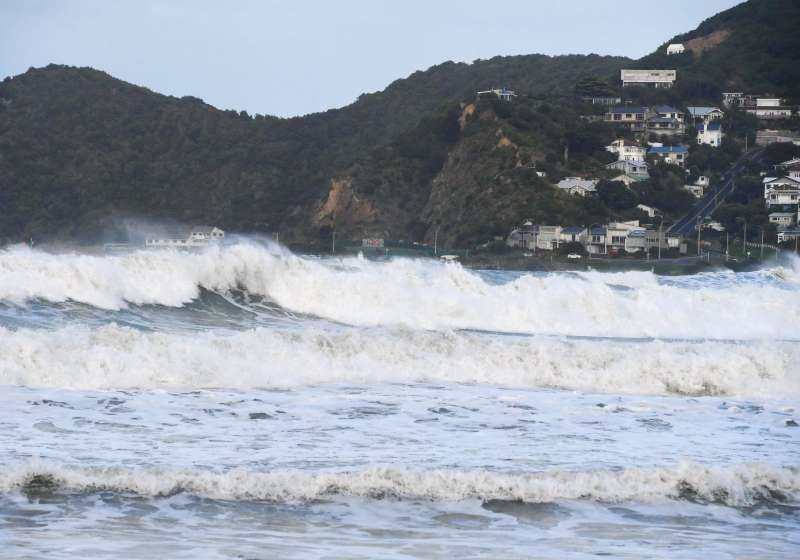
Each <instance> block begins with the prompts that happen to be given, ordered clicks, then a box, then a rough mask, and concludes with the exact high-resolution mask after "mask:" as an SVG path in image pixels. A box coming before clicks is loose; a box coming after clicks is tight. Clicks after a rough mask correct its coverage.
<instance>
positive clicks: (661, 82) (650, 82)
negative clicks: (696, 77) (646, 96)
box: [620, 70, 677, 88]
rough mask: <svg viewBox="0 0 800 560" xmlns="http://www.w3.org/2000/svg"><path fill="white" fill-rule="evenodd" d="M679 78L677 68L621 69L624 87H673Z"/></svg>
mask: <svg viewBox="0 0 800 560" xmlns="http://www.w3.org/2000/svg"><path fill="white" fill-rule="evenodd" d="M676 78H677V70H621V71H620V79H621V80H622V87H634V86H643V87H652V88H671V87H672V85H673V84H674V83H675V79H676Z"/></svg>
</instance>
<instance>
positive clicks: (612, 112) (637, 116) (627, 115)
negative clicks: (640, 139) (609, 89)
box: [603, 105, 650, 131]
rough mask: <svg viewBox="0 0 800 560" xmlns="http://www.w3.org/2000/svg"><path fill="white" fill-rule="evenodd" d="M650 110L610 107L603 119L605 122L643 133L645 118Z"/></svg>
mask: <svg viewBox="0 0 800 560" xmlns="http://www.w3.org/2000/svg"><path fill="white" fill-rule="evenodd" d="M649 114H650V110H649V109H648V108H647V107H631V106H629V105H618V106H616V107H611V108H610V109H609V110H608V111H607V112H606V114H605V116H604V117H603V120H604V121H606V122H610V123H614V124H622V125H625V126H627V127H628V128H630V129H631V130H633V131H643V130H645V129H646V128H647V117H648V115H649Z"/></svg>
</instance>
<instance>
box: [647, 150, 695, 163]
mask: <svg viewBox="0 0 800 560" xmlns="http://www.w3.org/2000/svg"><path fill="white" fill-rule="evenodd" d="M647 154H648V155H654V156H656V157H657V158H660V159H662V160H663V161H665V162H666V163H671V164H672V165H679V166H680V167H684V166H685V165H686V159H687V158H688V157H689V148H687V147H686V146H652V147H651V148H650V149H649V150H648V151H647Z"/></svg>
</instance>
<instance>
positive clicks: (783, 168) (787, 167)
mask: <svg viewBox="0 0 800 560" xmlns="http://www.w3.org/2000/svg"><path fill="white" fill-rule="evenodd" d="M774 167H775V170H776V171H780V172H781V173H783V174H784V175H785V176H786V177H790V178H792V179H798V180H800V158H793V159H790V160H788V161H784V162H781V163H778V164H775V166H774Z"/></svg>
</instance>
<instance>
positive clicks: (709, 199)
mask: <svg viewBox="0 0 800 560" xmlns="http://www.w3.org/2000/svg"><path fill="white" fill-rule="evenodd" d="M763 152H764V148H762V147H760V146H759V147H756V148H753V149H752V150H750V151H748V152H747V153H746V154H743V155H742V156H741V157H740V158H739V159H737V160H736V163H734V164H733V165H732V166H731V168H730V169H729V170H728V171H727V172H726V173H725V175H723V176H722V183H720V184H719V185H717V186H716V187H714V188H713V189H711V190H710V191H709V192H707V193H706V195H705V196H704V197H703V198H701V199H700V200H698V201H697V203H696V204H695V205H694V206H693V207H692V209H691V210H689V213H688V214H686V215H685V216H684V217H683V218H681V219H680V220H678V221H677V222H676V223H674V224H673V225H672V227H670V228H669V230H667V233H668V234H670V235H680V236H681V237H687V236H689V235H690V234H692V233H693V232H694V231H696V230H697V223H698V222H701V221H703V220H704V219H705V218H707V217H708V216H710V215H711V213H712V212H713V211H714V210H716V208H717V206H719V205H720V204H722V203H723V202H724V201H725V199H726V198H728V196H730V194H731V193H732V192H733V190H734V189H735V188H736V177H737V176H738V175H739V173H740V172H741V171H742V168H744V165H745V163H746V162H747V161H752V160H754V159H758V158H759V157H761V154H762V153H763Z"/></svg>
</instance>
